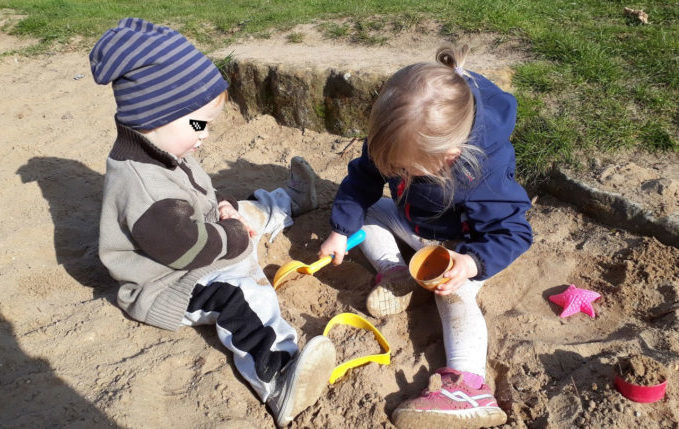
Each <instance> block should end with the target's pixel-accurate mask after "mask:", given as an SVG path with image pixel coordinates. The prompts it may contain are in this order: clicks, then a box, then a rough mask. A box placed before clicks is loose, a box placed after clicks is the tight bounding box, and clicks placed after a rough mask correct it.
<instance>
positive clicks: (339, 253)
mask: <svg viewBox="0 0 679 429" xmlns="http://www.w3.org/2000/svg"><path fill="white" fill-rule="evenodd" d="M346 254H347V236H346V235H342V234H340V233H338V232H335V231H333V232H331V233H330V236H329V237H328V238H327V239H326V240H325V241H324V242H323V244H321V250H320V252H318V256H320V257H321V258H322V257H324V256H329V255H335V256H334V257H333V258H332V263H333V264H335V265H339V264H341V263H342V261H343V260H344V255H346Z"/></svg>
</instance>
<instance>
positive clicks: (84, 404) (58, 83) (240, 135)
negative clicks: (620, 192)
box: [0, 34, 679, 428]
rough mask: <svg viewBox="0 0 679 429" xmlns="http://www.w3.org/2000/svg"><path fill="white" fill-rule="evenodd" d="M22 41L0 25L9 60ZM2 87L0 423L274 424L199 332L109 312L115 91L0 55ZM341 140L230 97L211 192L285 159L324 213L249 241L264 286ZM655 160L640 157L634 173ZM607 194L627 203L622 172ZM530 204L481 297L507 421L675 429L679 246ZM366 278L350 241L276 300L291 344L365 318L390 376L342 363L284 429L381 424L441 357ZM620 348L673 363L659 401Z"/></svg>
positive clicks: (304, 231)
mask: <svg viewBox="0 0 679 429" xmlns="http://www.w3.org/2000/svg"><path fill="white" fill-rule="evenodd" d="M16 43H20V42H18V41H16V40H15V39H13V38H11V37H9V36H7V35H5V34H0V48H2V49H3V50H7V49H9V48H8V47H11V46H15V45H16ZM250 43H254V41H252V42H250ZM333 44H336V43H333ZM297 46H298V49H299V52H300V53H302V52H303V51H304V45H303V44H300V45H297ZM410 48H413V47H412V46H409V49H410ZM426 48H427V49H430V50H433V49H435V47H431V48H430V47H429V46H427V47H426ZM366 49H367V48H366ZM370 49H373V48H370ZM392 49H393V47H392ZM366 58H368V59H367V60H366V61H368V60H369V58H370V56H367V57H366ZM368 64H369V62H368ZM380 66H381V65H380ZM0 88H2V90H3V93H4V96H3V97H2V99H1V100H0V129H2V134H1V136H2V137H0V139H1V144H0V155H1V156H2V158H3V159H4V165H3V167H2V169H1V170H0V201H1V202H2V216H0V237H2V238H1V239H0V426H2V427H7V428H19V427H76V428H77V427H82V428H91V427H106V426H111V427H125V428H141V427H144V428H155V427H167V426H172V427H197V428H246V427H254V428H273V427H274V423H273V420H272V418H271V417H270V415H269V414H268V412H267V410H266V408H265V406H264V405H262V404H261V403H260V402H259V401H258V399H256V397H255V395H254V394H253V392H252V391H251V390H250V389H249V388H248V387H247V386H246V385H245V384H244V382H243V379H242V378H241V377H240V376H239V375H238V374H236V372H235V371H234V368H233V365H232V358H231V356H230V355H229V353H228V352H225V350H224V349H223V347H222V346H221V345H220V343H219V341H218V339H217V337H216V335H215V333H214V332H213V330H211V329H209V328H208V327H203V328H199V329H194V328H184V329H181V330H179V331H177V332H169V331H163V330H160V329H157V328H153V327H150V326H145V325H142V324H140V323H137V322H135V321H133V320H131V319H129V318H127V317H126V316H125V315H124V314H123V313H122V312H121V311H120V309H118V308H117V307H116V305H115V294H116V285H115V284H114V282H113V281H112V280H111V279H110V277H109V276H108V274H107V273H106V270H105V268H104V267H103V266H102V265H101V263H100V262H99V260H98V257H97V235H98V233H97V229H98V217H99V211H100V207H99V206H100V203H101V189H102V184H103V174H104V171H105V160H106V156H107V154H108V151H109V149H110V147H111V144H112V143H113V140H114V139H115V131H114V130H115V128H114V123H113V114H114V112H115V104H114V101H113V97H112V93H111V89H110V87H104V86H98V85H96V84H95V83H94V82H93V80H92V78H91V75H90V71H89V63H88V60H87V51H86V50H82V49H76V50H64V51H60V52H59V53H53V54H48V55H41V56H37V57H31V58H25V57H20V56H16V55H8V56H4V57H0ZM349 143H350V140H348V139H344V138H340V137H337V136H334V135H330V134H323V133H316V132H312V131H309V130H307V131H304V132H303V131H301V130H298V129H291V128H285V127H282V126H280V125H278V124H277V123H276V121H275V120H274V119H273V118H272V117H269V116H258V117H256V118H254V119H253V120H251V121H250V122H246V121H245V120H244V119H243V117H242V116H241V115H240V114H239V113H238V109H237V108H236V106H233V105H228V106H227V108H226V109H225V112H224V114H223V118H221V120H220V121H219V122H218V123H216V124H215V127H214V129H213V131H212V133H211V138H210V141H209V142H208V143H207V144H205V145H204V146H203V147H202V148H201V150H200V152H198V155H197V156H198V157H199V158H200V159H201V161H202V163H203V166H204V168H205V169H206V171H208V173H210V174H211V176H212V177H213V179H214V182H215V184H216V186H217V187H221V188H224V189H228V190H229V191H230V192H231V193H232V194H234V195H236V196H237V197H241V198H245V197H246V196H247V195H249V194H250V193H251V192H252V191H253V190H254V189H256V188H259V187H261V188H266V189H273V188H275V187H277V186H278V185H280V184H282V183H283V182H284V180H285V178H286V175H287V165H288V163H289V160H290V158H291V157H292V156H295V155H304V156H305V157H306V158H307V160H308V161H309V162H310V163H311V165H312V166H313V167H314V169H315V171H316V172H317V174H318V176H319V180H318V190H319V200H320V207H319V209H318V210H315V211H313V212H311V213H308V214H306V215H304V216H302V217H300V218H298V219H297V221H296V223H295V225H293V226H292V227H290V228H289V229H287V230H286V231H284V233H282V234H281V235H279V237H277V238H276V240H275V241H274V242H273V243H270V244H269V243H267V242H262V243H261V245H260V246H259V249H258V251H259V254H260V260H261V261H262V263H263V265H264V266H265V267H266V268H265V271H266V272H267V274H268V275H270V276H273V273H274V272H275V271H276V269H277V268H278V267H279V266H280V265H281V264H283V263H285V262H287V261H289V260H291V259H298V260H302V261H307V262H311V261H313V260H315V256H316V252H317V251H318V247H319V245H320V243H321V241H322V239H323V238H324V237H325V236H327V234H328V233H329V224H328V216H329V210H330V205H331V202H332V199H333V196H334V193H335V191H336V189H337V186H338V183H339V182H340V181H341V179H342V177H343V175H344V173H345V171H346V163H347V162H348V161H349V160H350V159H351V158H352V157H355V156H357V155H358V153H359V149H360V145H358V144H353V145H349ZM347 146H348V147H347ZM652 161H653V160H650V161H645V160H644V159H641V158H640V159H635V162H636V163H639V164H637V165H639V166H640V167H643V168H647V167H649V169H648V171H651V170H653V169H651V168H650V165H651V164H650V163H651V162H652ZM645 162H648V164H643V163H645ZM644 171H646V170H644ZM661 173H662V172H658V173H657V174H656V177H655V178H651V179H647V180H656V179H658V180H660V179H662V178H663V176H662V174H661ZM606 177H609V178H610V177H611V175H609V176H606ZM615 183H616V186H619V187H625V186H626V184H627V186H628V189H627V190H628V191H629V192H630V193H632V194H633V193H634V189H632V188H629V187H630V186H632V185H630V183H631V182H630V181H625V180H619V181H616V182H615ZM675 184H676V182H675V181H673V180H671V179H670V182H669V183H665V185H666V188H667V187H670V186H675ZM663 189H665V188H663ZM536 196H537V197H538V198H537V200H536V203H535V206H534V207H533V208H532V209H531V210H530V212H529V214H528V216H529V220H530V222H531V224H532V226H533V228H534V230H535V243H534V245H533V246H532V248H531V249H530V250H529V251H528V252H527V253H525V254H524V255H522V256H521V257H520V258H519V259H518V260H517V261H516V262H515V263H514V264H512V265H511V266H510V267H509V268H508V269H506V270H505V271H503V272H502V273H500V274H499V275H497V276H495V277H494V278H492V279H490V280H489V281H488V282H487V283H486V284H485V286H484V287H483V289H482V290H481V292H480V295H479V303H480V305H481V308H482V310H483V312H484V314H485V317H486V321H487V324H488V330H489V340H490V342H489V353H488V365H487V372H488V381H489V382H490V384H491V385H493V386H494V387H495V389H496V394H497V397H498V400H499V402H500V405H501V407H502V408H503V409H504V410H505V411H506V412H507V414H508V416H509V421H508V423H507V425H505V427H512V428H514V427H516V428H526V427H530V428H545V427H549V428H571V427H581V428H599V427H611V428H612V427H615V428H676V427H678V425H677V422H679V393H678V389H677V387H676V386H677V383H678V382H679V376H678V375H677V374H678V372H677V370H678V369H679V357H677V356H679V322H678V320H677V314H678V308H679V304H678V303H679V249H677V248H673V247H668V246H664V245H662V244H660V243H659V242H658V241H657V240H655V239H652V238H647V237H640V236H635V235H632V234H629V233H627V232H625V231H621V230H618V229H615V228H610V227H606V226H602V225H600V224H598V223H595V222H593V221H592V220H590V219H589V218H587V217H585V216H583V215H581V214H579V213H578V212H577V211H576V210H574V208H573V207H571V206H568V205H565V204H563V203H560V202H559V201H557V200H554V199H552V198H550V197H549V196H547V195H536ZM676 201H677V200H676V199H675V200H672V199H671V198H670V199H669V201H668V202H667V203H666V207H672V204H674V205H675V206H676ZM675 209H676V207H675ZM668 210H670V209H668ZM373 274H374V273H373V272H372V270H371V268H370V267H369V265H368V264H367V263H366V261H365V260H364V259H363V257H362V256H361V254H360V251H358V250H353V251H351V253H350V256H349V257H348V258H347V259H346V262H345V263H343V264H342V265H341V266H339V267H327V268H325V269H323V270H322V271H320V272H319V273H318V274H317V276H315V277H305V278H302V279H299V280H297V281H295V282H290V283H288V284H287V285H286V287H284V288H283V289H282V290H281V291H280V294H279V295H280V303H281V307H282V311H283V314H284V315H285V317H286V318H287V320H288V321H289V322H290V323H291V324H292V325H293V326H294V327H296V328H297V330H298V332H299V334H300V338H301V342H302V343H304V342H305V341H306V340H307V339H308V338H311V337H312V336H315V335H318V334H321V333H322V332H323V328H324V326H325V324H326V323H327V322H328V321H329V320H330V318H331V317H332V316H334V315H336V314H338V313H341V312H347V311H348V312H354V313H357V314H361V315H363V316H366V317H368V319H369V320H371V321H372V322H373V323H374V324H375V325H376V327H377V328H378V329H379V330H380V331H381V332H382V333H383V334H384V336H385V337H386V339H387V341H388V342H389V343H390V345H391V349H392V361H391V364H390V365H386V366H381V365H377V364H374V363H373V364H369V365H366V366H363V367H361V368H357V369H354V370H352V371H350V372H349V373H348V374H347V376H346V377H345V378H344V379H343V380H341V381H338V382H337V383H336V384H334V385H331V386H329V387H328V389H327V390H326V391H325V393H324V394H323V396H322V398H321V399H320V400H319V401H318V403H316V404H315V405H314V406H312V407H311V408H309V409H308V410H307V411H305V412H304V413H302V414H301V415H300V416H299V417H298V418H297V419H296V420H295V421H294V422H293V424H292V425H291V426H292V427H293V428H317V427H327V428H345V427H350V428H376V427H380V428H390V427H393V426H392V424H391V422H390V420H389V415H390V414H391V412H392V411H393V410H394V408H395V407H396V406H397V405H398V404H399V403H400V402H401V401H402V400H404V399H405V398H408V397H411V396H413V395H416V394H418V393H419V392H420V391H421V390H422V389H423V388H424V387H425V385H426V383H427V379H428V375H429V374H430V372H431V371H432V370H434V369H436V368H438V367H441V366H442V365H443V364H444V361H445V359H444V352H443V345H442V340H441V331H440V326H439V322H438V317H437V315H436V310H435V305H434V303H433V300H431V299H426V300H424V302H422V303H421V304H420V305H419V306H417V307H415V308H413V309H411V310H409V311H408V312H406V313H404V314H400V315H396V316H392V317H389V318H386V319H384V320H377V319H373V318H371V317H369V315H367V312H366V308H365V304H364V301H365V297H366V294H367V293H368V291H369V286H368V285H369V283H370V281H371V279H372V276H373ZM571 283H573V284H575V285H577V286H579V287H582V288H587V289H591V290H594V291H596V292H598V293H600V294H601V295H602V298H601V299H600V300H599V301H596V302H595V304H594V308H595V311H596V314H597V315H596V317H595V318H593V319H590V318H589V317H588V316H586V315H584V314H577V315H574V316H572V317H570V318H568V319H561V318H559V317H558V314H559V313H560V308H559V307H557V306H556V305H554V304H552V303H550V302H549V301H548V300H547V297H548V296H549V295H551V294H554V293H558V292H561V291H562V290H564V289H565V288H566V287H567V286H568V285H569V284H571ZM369 349H370V350H374V347H372V348H369ZM633 354H642V355H646V356H649V357H652V358H653V359H655V360H657V361H658V362H660V363H662V364H663V365H664V366H666V367H667V369H668V373H669V374H670V376H669V383H668V385H669V387H668V393H667V396H666V397H665V399H664V400H662V401H660V402H657V403H653V404H641V403H635V402H631V401H629V400H627V399H625V398H624V397H622V396H621V395H620V394H619V393H618V392H617V391H616V390H615V388H614V387H613V377H614V374H615V363H616V362H617V361H618V360H619V359H624V358H626V357H628V356H630V355H633Z"/></svg>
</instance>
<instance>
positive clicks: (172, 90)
mask: <svg viewBox="0 0 679 429" xmlns="http://www.w3.org/2000/svg"><path fill="white" fill-rule="evenodd" d="M90 66H91V68H92V75H93V76H94V80H95V81H96V82H97V83H99V84H101V85H107V84H108V83H109V82H113V85H112V86H113V95H114V96H115V99H116V104H117V105H118V110H117V112H116V119H117V120H118V122H120V123H121V124H123V125H127V126H128V127H130V128H133V129H136V130H151V129H154V128H157V127H159V126H161V125H165V124H167V123H168V122H172V121H174V120H175V119H177V118H180V117H182V116H184V115H186V114H188V113H190V112H193V111H195V110H198V109H199V108H201V107H203V106H204V105H206V104H207V103H208V102H209V101H210V100H212V99H214V98H215V97H217V96H218V95H219V94H220V93H222V92H224V91H225V90H226V88H228V86H229V85H228V84H227V83H226V81H225V80H224V78H223V77H222V74H221V73H220V72H219V70H218V69H217V67H215V65H214V64H213V63H212V61H210V60H209V59H208V58H207V57H206V56H205V55H203V53H201V52H200V51H199V50H198V49H196V47H195V46H193V45H192V44H191V43H190V42H189V41H188V40H186V38H185V37H184V36H182V35H181V34H180V33H178V32H177V31H175V30H172V29H171V28H168V27H161V26H159V25H155V24H152V23H150V22H148V21H145V20H143V19H140V18H125V19H122V20H120V22H119V23H118V26H117V27H115V28H111V29H109V30H108V31H106V33H104V35H103V36H101V38H100V39H99V41H98V42H97V44H96V45H94V48H93V49H92V52H90Z"/></svg>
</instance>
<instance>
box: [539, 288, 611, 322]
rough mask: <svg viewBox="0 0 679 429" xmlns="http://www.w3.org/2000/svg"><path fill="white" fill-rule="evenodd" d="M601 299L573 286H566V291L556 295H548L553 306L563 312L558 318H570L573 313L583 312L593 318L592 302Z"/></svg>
mask: <svg viewBox="0 0 679 429" xmlns="http://www.w3.org/2000/svg"><path fill="white" fill-rule="evenodd" d="M599 298H601V295H599V294H598V293H596V292H594V291H591V290H587V289H580V288H577V287H575V285H570V286H568V289H566V290H565V291H563V292H561V293H557V294H556V295H550V296H549V300H550V301H552V302H553V303H554V304H558V305H560V306H561V307H563V311H562V312H561V314H560V315H559V317H568V316H572V315H573V314H575V313H579V312H583V313H585V314H587V315H588V316H589V317H594V316H595V314H594V308H593V307H592V301H595V300H597V299H599Z"/></svg>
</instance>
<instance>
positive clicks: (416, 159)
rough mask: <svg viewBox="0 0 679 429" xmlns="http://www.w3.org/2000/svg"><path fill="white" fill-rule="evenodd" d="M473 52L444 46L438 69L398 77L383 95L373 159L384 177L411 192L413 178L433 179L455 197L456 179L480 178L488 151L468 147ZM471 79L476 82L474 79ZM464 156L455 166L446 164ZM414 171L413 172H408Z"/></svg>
mask: <svg viewBox="0 0 679 429" xmlns="http://www.w3.org/2000/svg"><path fill="white" fill-rule="evenodd" d="M468 53H469V47H468V46H467V45H465V46H463V47H462V49H456V48H454V47H452V46H444V47H441V48H439V49H438V51H437V52H436V63H418V64H412V65H409V66H407V67H404V68H402V69H401V70H399V71H397V72H396V73H395V74H394V75H393V76H392V77H391V78H390V79H389V80H388V81H387V82H386V83H385V85H384V87H383V88H382V90H381V91H380V94H379V96H378V97H377V100H376V101H375V104H374V105H373V107H372V111H371V112H370V119H369V123H368V153H369V155H370V157H371V159H372V160H373V162H374V163H375V166H376V167H377V169H378V170H379V171H380V173H382V174H383V175H384V176H388V177H393V176H400V177H402V178H403V180H404V181H405V185H406V189H407V188H408V186H409V185H410V184H411V182H412V174H410V173H408V171H410V172H412V171H417V172H418V175H423V176H428V177H429V178H430V180H433V181H435V182H436V183H438V184H439V185H441V186H442V187H443V188H444V189H446V190H447V191H448V192H449V195H447V198H446V199H447V200H448V201H446V208H448V207H449V206H450V204H452V200H453V196H454V187H455V184H454V180H453V175H454V174H455V175H458V174H459V173H461V174H462V175H463V176H466V177H472V178H473V177H476V176H477V175H478V174H479V171H480V161H479V159H480V157H481V156H482V155H483V151H482V150H481V149H479V148H478V147H477V146H475V145H473V144H472V143H471V142H469V141H468V139H469V134H470V133H471V129H472V125H473V123H474V96H473V94H472V92H471V88H470V87H469V84H468V83H467V82H466V80H465V79H464V77H463V76H470V75H469V73H467V72H466V71H464V69H463V67H464V62H465V59H466V57H467V54H468ZM470 77H471V76H470ZM451 149H458V150H459V151H460V155H459V158H458V159H456V160H455V161H454V162H453V165H452V166H450V165H447V163H446V162H444V159H445V156H446V155H447V154H449V152H450V151H451ZM406 166H407V167H408V168H407V169H406V168H405V167H406Z"/></svg>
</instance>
